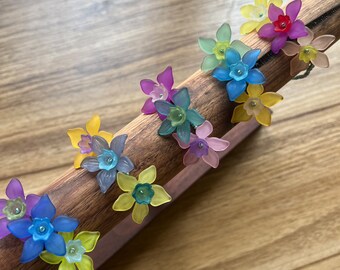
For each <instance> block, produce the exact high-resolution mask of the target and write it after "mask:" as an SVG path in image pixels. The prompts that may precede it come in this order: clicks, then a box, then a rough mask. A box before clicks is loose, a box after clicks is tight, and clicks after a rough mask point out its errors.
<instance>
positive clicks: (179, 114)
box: [155, 88, 205, 143]
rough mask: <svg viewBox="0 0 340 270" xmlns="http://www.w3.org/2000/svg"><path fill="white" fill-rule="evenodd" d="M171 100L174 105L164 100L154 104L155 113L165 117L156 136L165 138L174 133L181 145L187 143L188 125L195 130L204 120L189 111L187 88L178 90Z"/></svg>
mask: <svg viewBox="0 0 340 270" xmlns="http://www.w3.org/2000/svg"><path fill="white" fill-rule="evenodd" d="M172 99H173V102H174V104H172V103H170V102H168V101H165V100H157V101H156V102H155V106H156V109H157V112H158V113H160V114H161V115H164V116H166V117H167V118H166V119H165V120H164V121H163V122H162V125H161V126H160V128H159V129H158V134H159V135H160V136H166V135H169V134H171V133H173V132H175V131H176V132H177V136H178V138H179V139H180V140H181V141H182V142H183V143H189V140H190V131H191V128H190V124H191V125H193V126H194V127H195V128H196V127H198V126H200V125H202V124H203V122H204V121H205V119H204V117H203V116H202V115H200V114H199V113H198V112H197V111H196V110H194V109H189V106H190V96H189V92H188V89H187V88H182V89H181V90H179V91H178V92H177V93H176V94H174V95H173V97H172Z"/></svg>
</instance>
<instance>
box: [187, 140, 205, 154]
mask: <svg viewBox="0 0 340 270" xmlns="http://www.w3.org/2000/svg"><path fill="white" fill-rule="evenodd" d="M208 151H209V145H208V144H207V142H206V141H205V140H203V139H197V140H195V141H193V142H192V143H190V152H191V153H193V154H194V155H195V156H196V157H198V158H200V157H202V156H206V155H208Z"/></svg>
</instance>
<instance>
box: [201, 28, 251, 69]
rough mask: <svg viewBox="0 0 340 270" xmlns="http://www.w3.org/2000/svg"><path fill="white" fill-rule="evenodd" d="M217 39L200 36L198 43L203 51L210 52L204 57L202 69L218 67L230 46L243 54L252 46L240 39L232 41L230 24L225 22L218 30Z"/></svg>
mask: <svg viewBox="0 0 340 270" xmlns="http://www.w3.org/2000/svg"><path fill="white" fill-rule="evenodd" d="M216 39H217V41H215V40H214V39H212V38H199V39H198V45H199V47H200V48H201V50H202V51H203V52H205V53H206V54H208V55H207V56H206V57H204V59H203V62H202V65H201V69H202V70H203V71H210V70H213V69H214V68H216V67H217V66H218V65H220V64H221V63H222V62H223V61H224V60H225V52H226V50H227V49H229V48H233V49H235V50H237V51H238V52H239V53H240V54H241V55H244V54H245V53H246V52H247V51H249V50H250V48H249V47H248V46H247V45H245V44H244V43H243V42H242V41H240V40H234V41H233V42H231V29H230V25H229V24H227V23H224V24H222V25H221V27H220V28H218V30H217V32H216Z"/></svg>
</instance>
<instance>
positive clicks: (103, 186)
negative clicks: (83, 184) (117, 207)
mask: <svg viewBox="0 0 340 270" xmlns="http://www.w3.org/2000/svg"><path fill="white" fill-rule="evenodd" d="M126 139H127V135H125V134H124V135H119V136H117V137H115V138H113V139H112V141H111V143H110V146H109V144H108V143H107V141H106V140H105V139H104V138H102V137H99V136H94V137H92V149H93V152H94V153H95V154H96V155H97V156H96V157H87V158H85V159H84V160H83V162H82V163H81V167H82V168H84V169H86V170H88V171H89V172H97V171H99V173H98V174H97V176H96V178H97V182H98V185H99V187H100V190H101V192H103V193H105V192H106V191H107V190H108V189H109V187H110V186H111V185H112V184H113V183H114V182H115V180H116V174H117V171H119V172H122V173H129V172H131V171H132V170H133V169H134V167H135V166H134V165H133V163H132V161H131V160H130V159H129V158H128V157H126V156H122V153H123V151H124V148H125V142H126Z"/></svg>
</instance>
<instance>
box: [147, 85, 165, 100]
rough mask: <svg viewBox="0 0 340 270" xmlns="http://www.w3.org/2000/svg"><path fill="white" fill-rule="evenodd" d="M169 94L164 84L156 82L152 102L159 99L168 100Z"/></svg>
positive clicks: (152, 92)
mask: <svg viewBox="0 0 340 270" xmlns="http://www.w3.org/2000/svg"><path fill="white" fill-rule="evenodd" d="M168 96H169V93H168V90H167V89H166V88H165V87H164V85H163V84H156V85H155V86H154V87H153V90H152V91H151V92H150V97H151V98H152V102H155V101H157V100H167V99H168Z"/></svg>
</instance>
